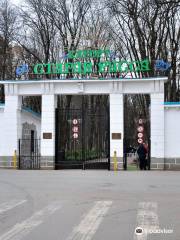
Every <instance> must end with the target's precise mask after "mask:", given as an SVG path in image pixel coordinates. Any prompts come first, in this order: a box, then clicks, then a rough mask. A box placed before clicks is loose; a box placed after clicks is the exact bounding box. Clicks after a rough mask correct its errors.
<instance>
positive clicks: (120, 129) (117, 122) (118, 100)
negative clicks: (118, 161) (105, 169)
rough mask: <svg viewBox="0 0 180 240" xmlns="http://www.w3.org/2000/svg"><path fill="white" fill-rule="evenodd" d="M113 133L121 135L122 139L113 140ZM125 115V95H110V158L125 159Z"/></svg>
mask: <svg viewBox="0 0 180 240" xmlns="http://www.w3.org/2000/svg"><path fill="white" fill-rule="evenodd" d="M112 133H121V139H118V140H117V139H116V140H115V139H112ZM123 137H124V114H123V94H110V150H111V151H110V156H111V157H113V156H114V151H116V153H117V157H123Z"/></svg>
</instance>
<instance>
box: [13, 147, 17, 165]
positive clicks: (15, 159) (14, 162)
mask: <svg viewBox="0 0 180 240" xmlns="http://www.w3.org/2000/svg"><path fill="white" fill-rule="evenodd" d="M13 167H14V169H16V168H17V155H16V150H14V155H13Z"/></svg>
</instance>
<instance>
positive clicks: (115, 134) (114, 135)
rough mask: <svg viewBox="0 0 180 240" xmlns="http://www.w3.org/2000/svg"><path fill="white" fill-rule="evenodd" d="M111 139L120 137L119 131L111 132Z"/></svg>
mask: <svg viewBox="0 0 180 240" xmlns="http://www.w3.org/2000/svg"><path fill="white" fill-rule="evenodd" d="M112 139H118V140H119V139H121V133H112Z"/></svg>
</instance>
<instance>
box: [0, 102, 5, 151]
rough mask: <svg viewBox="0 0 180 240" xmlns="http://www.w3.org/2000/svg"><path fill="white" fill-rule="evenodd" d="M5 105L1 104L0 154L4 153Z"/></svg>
mask: <svg viewBox="0 0 180 240" xmlns="http://www.w3.org/2000/svg"><path fill="white" fill-rule="evenodd" d="M3 130H4V107H1V106H0V156H1V155H2V154H1V153H2V149H3V146H2V142H3V135H4V131H3Z"/></svg>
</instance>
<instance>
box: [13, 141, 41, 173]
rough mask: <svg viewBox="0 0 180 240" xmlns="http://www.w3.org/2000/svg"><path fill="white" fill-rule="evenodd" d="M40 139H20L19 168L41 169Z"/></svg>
mask: <svg viewBox="0 0 180 240" xmlns="http://www.w3.org/2000/svg"><path fill="white" fill-rule="evenodd" d="M40 142H41V141H40V139H19V144H18V145H19V164H18V166H19V169H40Z"/></svg>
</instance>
